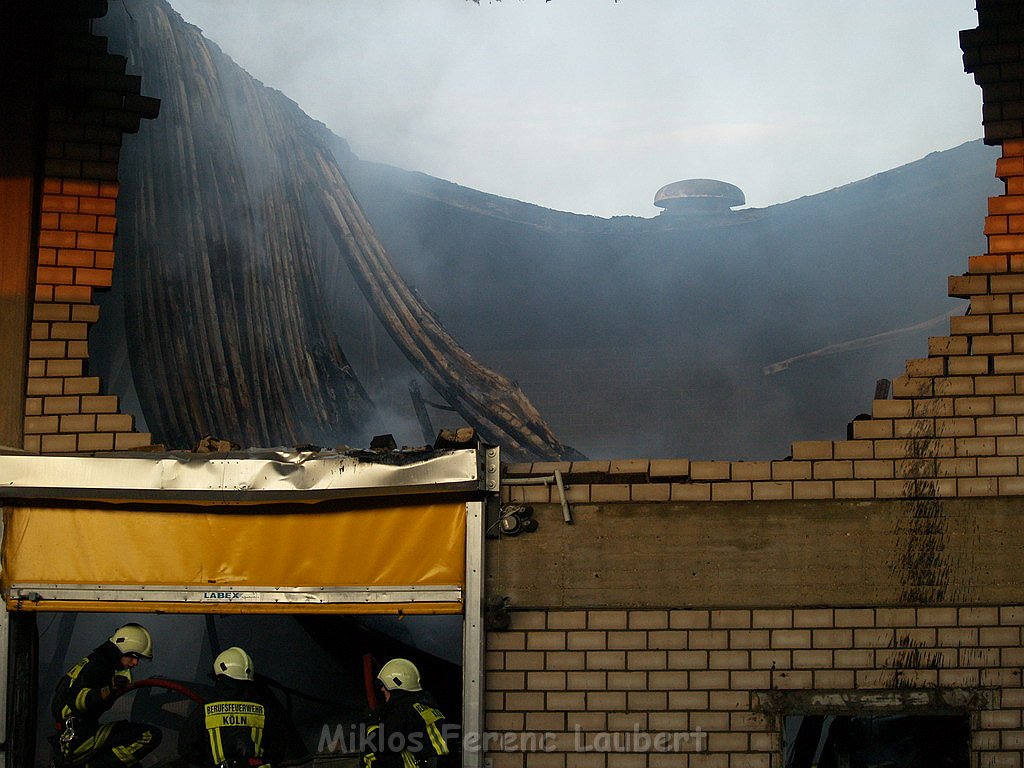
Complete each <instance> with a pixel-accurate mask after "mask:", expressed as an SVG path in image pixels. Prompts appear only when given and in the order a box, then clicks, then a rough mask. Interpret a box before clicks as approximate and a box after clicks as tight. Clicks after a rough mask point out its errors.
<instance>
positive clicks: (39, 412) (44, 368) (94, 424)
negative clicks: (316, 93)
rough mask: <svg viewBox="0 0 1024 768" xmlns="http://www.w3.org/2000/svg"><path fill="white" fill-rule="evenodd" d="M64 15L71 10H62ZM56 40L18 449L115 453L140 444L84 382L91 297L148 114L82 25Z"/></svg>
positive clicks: (102, 277)
mask: <svg viewBox="0 0 1024 768" xmlns="http://www.w3.org/2000/svg"><path fill="white" fill-rule="evenodd" d="M69 10H73V9H71V8H70V7H69ZM70 16H71V14H70V13H69V19H68V21H69V28H70V29H71V31H70V32H68V33H67V34H66V36H65V37H63V38H62V39H61V41H60V42H59V44H58V46H57V48H58V50H57V53H56V54H55V56H54V67H53V69H52V71H51V72H50V75H49V76H50V82H51V84H52V85H54V86H56V87H55V88H54V90H53V91H52V94H53V96H52V98H51V99H50V103H49V107H48V112H47V142H46V162H45V177H44V179H43V184H42V199H41V201H40V217H39V230H38V235H37V243H38V251H37V266H36V279H35V300H34V304H33V311H32V327H31V340H30V342H29V350H28V356H29V360H28V380H27V383H26V392H25V420H24V431H23V434H24V442H23V445H24V448H25V449H26V450H29V451H34V452H37V453H53V452H93V451H110V450H124V449H130V448H136V447H140V446H144V445H148V444H149V443H150V442H151V438H150V435H149V434H146V433H138V432H135V431H134V425H133V420H132V417H131V416H128V415H125V414H121V413H120V412H119V404H118V398H117V397H116V396H114V395H105V394H103V393H102V385H101V382H100V380H99V379H98V378H97V377H95V376H90V375H89V372H88V362H89V342H88V338H89V326H90V325H91V324H93V323H95V322H96V321H97V320H98V319H99V307H98V306H97V305H96V304H94V303H93V292H94V291H95V290H97V289H104V288H109V287H110V284H111V279H112V275H113V266H114V236H115V234H116V231H117V218H116V204H117V194H118V184H117V168H118V160H119V157H120V150H121V137H122V134H123V133H124V132H126V131H127V132H133V131H135V130H137V129H138V125H139V120H140V117H143V116H146V117H154V116H155V115H156V110H157V104H158V102H157V101H156V100H155V99H147V98H146V97H142V96H139V85H140V83H139V79H138V78H137V77H134V76H131V75H126V74H125V73H124V69H125V63H126V61H125V58H124V57H123V56H116V55H113V54H109V53H108V52H107V50H106V40H105V39H104V38H99V37H94V36H92V35H90V34H89V33H88V28H87V24H88V22H87V20H86V19H81V20H80V22H79V23H80V26H79V28H78V29H77V31H76V30H74V22H73V21H72V20H71V18H70Z"/></svg>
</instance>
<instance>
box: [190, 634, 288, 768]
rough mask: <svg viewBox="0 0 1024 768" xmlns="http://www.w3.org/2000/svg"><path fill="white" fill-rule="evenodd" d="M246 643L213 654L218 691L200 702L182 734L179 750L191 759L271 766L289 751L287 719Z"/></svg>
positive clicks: (221, 765) (225, 767) (225, 765)
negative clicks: (286, 747) (286, 748)
mask: <svg viewBox="0 0 1024 768" xmlns="http://www.w3.org/2000/svg"><path fill="white" fill-rule="evenodd" d="M255 678H256V669H255V665H254V664H253V662H252V658H251V657H250V656H249V654H248V653H246V652H245V650H244V649H242V648H239V647H238V646H232V647H231V648H228V649H227V650H225V651H222V652H221V653H220V654H218V655H217V658H216V659H214V660H213V679H214V689H215V690H214V694H213V696H212V697H210V698H209V700H208V701H207V703H206V704H204V705H201V706H198V707H196V708H195V709H194V710H193V711H192V714H191V715H190V716H189V718H188V721H187V722H186V723H185V727H184V729H183V730H182V732H181V734H180V736H179V737H178V754H179V755H181V757H182V758H183V759H184V760H186V761H187V762H188V763H190V764H191V765H200V766H216V767H217V768H235V766H246V767H248V766H265V767H269V766H271V765H272V764H273V763H275V762H276V761H278V760H280V759H281V758H282V756H283V752H284V741H285V739H284V732H283V729H284V723H283V721H282V715H281V714H280V708H279V706H278V704H277V701H276V700H275V699H274V698H273V694H271V693H270V692H269V691H267V690H266V689H265V687H264V686H262V685H260V684H259V683H257V682H255Z"/></svg>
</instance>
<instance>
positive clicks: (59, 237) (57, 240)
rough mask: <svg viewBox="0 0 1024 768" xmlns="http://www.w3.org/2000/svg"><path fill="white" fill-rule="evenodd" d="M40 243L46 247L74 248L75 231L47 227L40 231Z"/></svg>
mask: <svg viewBox="0 0 1024 768" xmlns="http://www.w3.org/2000/svg"><path fill="white" fill-rule="evenodd" d="M39 245H40V246H43V247H45V248H74V247H75V233H74V232H61V231H59V230H50V229H47V230H44V231H42V232H40V233H39Z"/></svg>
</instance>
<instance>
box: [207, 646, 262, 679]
mask: <svg viewBox="0 0 1024 768" xmlns="http://www.w3.org/2000/svg"><path fill="white" fill-rule="evenodd" d="M254 673H255V668H254V666H253V663H252V657H250V656H249V654H248V653H246V652H245V651H243V650H242V649H241V648H239V647H238V646H237V645H233V646H231V647H230V648H228V649H227V650H226V651H221V652H220V654H219V655H218V656H217V658H216V659H214V660H213V674H215V675H227V676H228V677H231V678H234V679H235V680H252V678H253V674H254Z"/></svg>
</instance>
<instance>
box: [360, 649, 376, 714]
mask: <svg viewBox="0 0 1024 768" xmlns="http://www.w3.org/2000/svg"><path fill="white" fill-rule="evenodd" d="M363 687H365V688H366V704H367V705H368V706H369V707H370V711H371V712H376V711H377V685H376V683H375V681H374V677H373V654H370V653H366V654H363Z"/></svg>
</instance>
